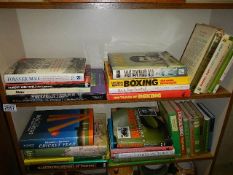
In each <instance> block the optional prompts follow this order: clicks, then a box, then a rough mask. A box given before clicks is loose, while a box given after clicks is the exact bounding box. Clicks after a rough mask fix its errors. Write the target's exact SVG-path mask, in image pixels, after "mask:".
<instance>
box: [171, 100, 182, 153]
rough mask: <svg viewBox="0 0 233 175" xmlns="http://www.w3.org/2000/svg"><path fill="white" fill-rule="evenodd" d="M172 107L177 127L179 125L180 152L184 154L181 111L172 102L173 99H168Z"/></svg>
mask: <svg viewBox="0 0 233 175" xmlns="http://www.w3.org/2000/svg"><path fill="white" fill-rule="evenodd" d="M168 102H169V103H170V104H171V106H172V108H173V109H175V111H176V116H177V122H178V127H179V133H180V145H181V154H182V155H185V154H186V149H185V140H184V127H183V115H184V114H183V111H182V110H181V109H180V107H179V106H178V105H177V104H176V103H175V102H174V101H168Z"/></svg>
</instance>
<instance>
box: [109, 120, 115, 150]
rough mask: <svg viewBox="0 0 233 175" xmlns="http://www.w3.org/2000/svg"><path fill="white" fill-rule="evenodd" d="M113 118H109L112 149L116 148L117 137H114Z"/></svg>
mask: <svg viewBox="0 0 233 175" xmlns="http://www.w3.org/2000/svg"><path fill="white" fill-rule="evenodd" d="M112 122H113V121H112V119H111V118H108V135H109V142H110V149H114V148H116V139H115V138H114V134H113V123H112Z"/></svg>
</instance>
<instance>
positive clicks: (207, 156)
mask: <svg viewBox="0 0 233 175" xmlns="http://www.w3.org/2000/svg"><path fill="white" fill-rule="evenodd" d="M213 158H214V156H213V155H212V154H211V153H204V154H199V155H195V156H192V157H188V156H183V157H180V158H168V159H161V160H159V159H156V160H146V161H138V162H137V161H135V162H133V161H131V162H113V161H111V160H110V161H109V163H108V166H109V167H120V166H129V165H131V166H132V165H149V164H161V163H171V162H187V161H195V160H208V159H213Z"/></svg>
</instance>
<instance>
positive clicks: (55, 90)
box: [6, 87, 91, 95]
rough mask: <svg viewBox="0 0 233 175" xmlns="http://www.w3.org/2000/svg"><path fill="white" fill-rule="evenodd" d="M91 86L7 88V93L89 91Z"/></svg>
mask: <svg viewBox="0 0 233 175" xmlns="http://www.w3.org/2000/svg"><path fill="white" fill-rule="evenodd" d="M90 91H91V88H90V87H80V88H79V87H69V88H68V87H67V88H49V89H19V90H6V95H19V94H26V95H29V94H49V93H87V92H90Z"/></svg>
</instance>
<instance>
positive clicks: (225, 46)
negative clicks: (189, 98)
mask: <svg viewBox="0 0 233 175" xmlns="http://www.w3.org/2000/svg"><path fill="white" fill-rule="evenodd" d="M230 38H231V37H230V36H229V35H228V34H224V36H223V37H222V39H221V41H220V43H219V45H218V47H217V48H216V50H215V52H214V54H213V56H212V58H211V60H210V62H209V63H208V65H207V67H206V68H205V71H204V73H203V75H202V76H201V78H200V80H199V81H198V84H197V86H196V88H195V90H194V93H197V94H200V93H206V92H207V90H208V87H209V85H210V83H211V81H212V80H213V78H214V77H215V75H216V72H217V70H218V69H219V68H220V66H221V65H222V63H223V60H224V58H225V56H226V54H227V52H228V51H229V49H230V48H231V46H232V44H233V40H230Z"/></svg>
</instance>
